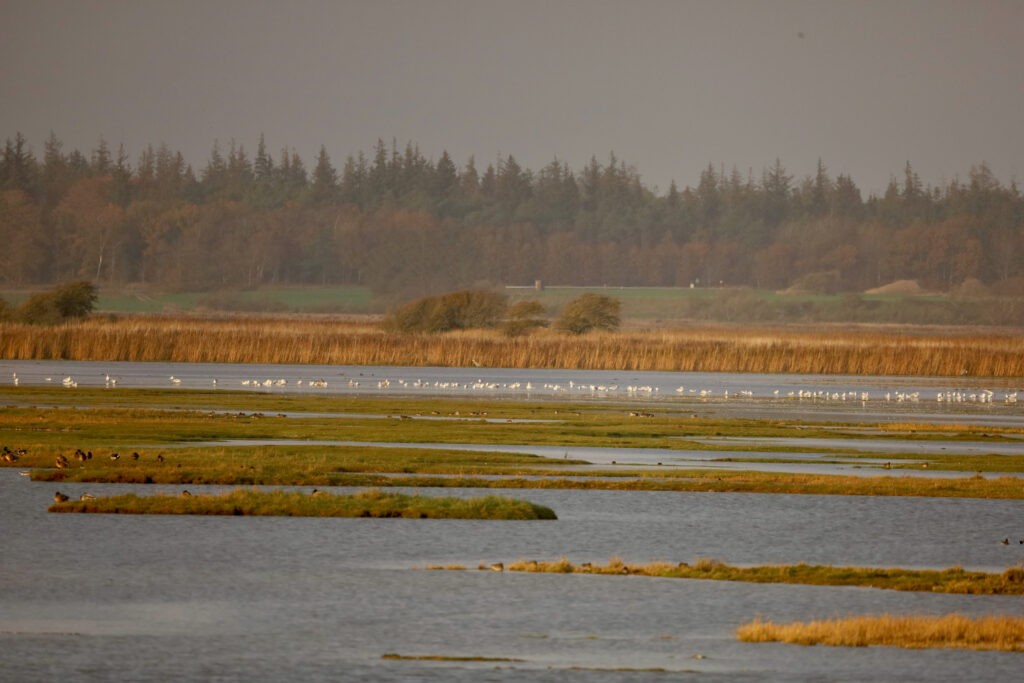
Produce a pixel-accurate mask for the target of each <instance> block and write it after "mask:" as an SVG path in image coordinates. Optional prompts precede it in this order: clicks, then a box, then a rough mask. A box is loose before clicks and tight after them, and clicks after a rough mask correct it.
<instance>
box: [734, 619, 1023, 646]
mask: <svg viewBox="0 0 1024 683" xmlns="http://www.w3.org/2000/svg"><path fill="white" fill-rule="evenodd" d="M736 636H737V638H739V639H740V640H742V641H744V642H748V643H764V642H782V643H792V644H794V645H833V646H845V647H866V646H869V645H882V646H887V647H905V648H915V649H916V648H956V649H965V650H1004V651H1011V652H1024V618H1021V617H1010V616H986V617H979V618H971V617H967V616H964V615H962V614H947V615H943V616H893V615H888V614H884V615H880V616H853V617H846V618H844V619H825V620H820V621H810V622H793V623H789V624H775V623H772V622H770V621H762V620H761V619H755V620H754V621H752V622H750V623H747V624H743V625H742V626H740V627H739V629H737V631H736Z"/></svg>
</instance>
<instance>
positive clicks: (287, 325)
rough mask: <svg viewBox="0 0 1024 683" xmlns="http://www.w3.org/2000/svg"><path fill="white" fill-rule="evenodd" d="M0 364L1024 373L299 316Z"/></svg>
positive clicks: (1019, 363) (861, 354) (46, 342)
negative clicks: (420, 330)
mask: <svg viewBox="0 0 1024 683" xmlns="http://www.w3.org/2000/svg"><path fill="white" fill-rule="evenodd" d="M0 357H3V358H9V359H19V360H45V359H67V360H124V361H167V360H173V361H186V362H226V363H246V362H247V363H309V364H336V365H340V364H346V365H435V366H458V367H467V366H470V365H471V364H472V363H474V362H476V363H479V364H481V365H484V366H488V367H513V368H566V369H611V368H615V369H620V370H667V371H684V372H685V371H702V372H787V373H812V374H819V373H823V374H872V375H918V376H950V375H957V374H960V373H961V372H964V371H967V372H969V373H970V374H972V375H976V376H986V377H1021V376H1024V339H1022V338H1021V336H1020V335H1015V334H1013V333H1011V332H989V333H987V334H985V335H976V334H966V333H963V332H957V333H950V332H949V331H945V330H944V331H927V330H915V331H914V332H900V331H879V330H878V329H871V330H865V329H860V328H826V329H822V328H820V327H818V328H770V327H754V326H724V325H722V326H706V327H701V328H693V329H690V328H687V329H680V330H670V331H666V330H649V331H642V332H607V333H595V334H589V335H571V334H562V333H558V332H556V331H553V330H546V331H539V332H536V333H534V334H532V335H529V336H527V337H517V338H511V339H510V338H506V337H504V336H503V335H502V334H501V332H499V331H496V330H495V331H492V330H472V331H460V332H450V333H437V334H401V333H393V332H389V331H388V330H386V329H385V328H384V327H382V326H380V325H377V324H368V323H351V322H342V321H340V320H329V319H315V318H313V319H311V318H300V317H294V316H292V317H268V316H260V317H230V318H198V317H159V316H136V317H125V318H115V319H110V318H98V317H96V318H91V319H87V320H83V321H80V322H74V323H66V324H62V325H56V326H49V327H40V326H31V325H22V324H16V323H2V324H0Z"/></svg>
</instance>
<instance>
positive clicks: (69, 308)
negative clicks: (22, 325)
mask: <svg viewBox="0 0 1024 683" xmlns="http://www.w3.org/2000/svg"><path fill="white" fill-rule="evenodd" d="M95 305H96V287H95V285H93V284H92V283H91V282H86V281H84V280H83V281H80V282H69V283H68V284H65V285H60V286H59V287H57V288H56V289H53V290H51V291H49V292H39V293H37V294H33V295H32V296H30V297H29V298H28V299H26V300H25V302H24V303H23V304H22V305H21V306H19V307H18V317H19V318H20V319H21V320H23V321H24V322H27V323H33V324H38V325H52V324H55V323H59V322H62V321H64V320H67V319H69V318H83V317H85V316H87V315H89V313H91V312H92V309H93V306H95Z"/></svg>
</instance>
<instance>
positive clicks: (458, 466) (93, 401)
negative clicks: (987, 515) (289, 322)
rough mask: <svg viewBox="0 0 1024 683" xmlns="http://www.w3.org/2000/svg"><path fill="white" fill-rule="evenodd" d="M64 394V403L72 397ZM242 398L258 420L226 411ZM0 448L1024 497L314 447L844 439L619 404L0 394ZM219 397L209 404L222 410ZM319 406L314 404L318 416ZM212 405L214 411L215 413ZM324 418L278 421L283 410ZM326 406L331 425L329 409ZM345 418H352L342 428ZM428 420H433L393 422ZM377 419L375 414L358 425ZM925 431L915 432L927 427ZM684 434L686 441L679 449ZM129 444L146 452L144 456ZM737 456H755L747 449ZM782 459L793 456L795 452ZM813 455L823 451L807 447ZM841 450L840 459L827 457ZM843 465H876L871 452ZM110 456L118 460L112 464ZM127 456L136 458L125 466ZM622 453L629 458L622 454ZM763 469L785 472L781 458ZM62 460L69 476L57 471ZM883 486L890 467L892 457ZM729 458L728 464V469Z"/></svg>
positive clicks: (43, 460) (960, 486) (372, 474)
mask: <svg viewBox="0 0 1024 683" xmlns="http://www.w3.org/2000/svg"><path fill="white" fill-rule="evenodd" d="M72 394H73V395H72ZM58 400H65V401H74V402H77V403H76V404H75V406H68V405H65V406H64V407H35V406H34V404H37V403H42V404H46V403H48V402H50V401H58ZM247 400H251V401H252V402H253V403H254V404H255V406H258V408H259V410H258V411H244V410H239V411H237V412H234V410H235V409H236V408H239V407H241V406H244V405H245V401H247ZM5 401H6V402H7V403H6V407H2V408H0V444H3V445H7V446H11V447H16V448H24V449H26V450H27V451H28V453H27V455H25V456H23V457H21V458H20V459H19V460H18V461H16V462H3V461H0V466H10V467H18V468H33V469H34V473H33V478H34V479H35V480H37V481H39V480H46V481H80V482H87V481H91V482H114V483H117V482H121V483H164V484H203V483H206V484H224V485H235V486H239V485H241V486H245V485H252V484H270V485H289V484H294V485H310V486H321V485H348V486H419V487H422V486H434V487H470V486H472V487H484V488H564V489H570V488H572V489H595V490H596V489H606V490H661V491H695V492H696V491H700V492H733V493H742V492H749V493H796V494H821V495H886V496H930V497H971V498H1024V485H1022V482H1021V480H1020V479H1019V478H1015V477H1001V478H998V479H986V478H983V477H977V476H975V477H957V478H951V477H934V478H923V477H907V476H879V477H857V476H843V475H809V474H785V473H772V472H757V471H747V472H744V471H723V470H702V469H674V468H673V469H660V470H640V469H631V468H629V467H628V466H622V465H619V466H608V467H602V468H599V467H592V466H586V467H585V465H587V463H584V462H583V461H580V460H572V459H568V458H544V457H541V456H536V455H526V454H513V453H502V452H495V451H483V450H481V451H468V450H461V448H455V447H453V448H452V449H450V450H445V449H426V448H405V447H402V448H390V447H386V446H376V445H366V446H361V445H330V444H317V443H315V442H316V441H321V440H323V441H334V440H342V441H351V442H356V443H358V442H364V441H367V442H368V441H374V442H379V441H384V442H394V443H401V444H415V443H437V444H444V443H451V444H453V445H454V444H459V445H460V446H461V445H463V444H467V443H469V444H481V445H483V444H486V445H489V446H494V445H497V446H499V447H500V445H501V444H526V445H536V446H557V447H560V448H561V447H565V448H569V447H601V446H613V447H618V448H625V449H628V448H631V447H660V448H666V449H691V448H693V449H701V450H707V451H714V450H716V449H719V448H728V449H734V450H738V448H737V447H736V446H735V445H734V444H730V443H727V442H723V443H720V444H713V443H703V444H702V443H701V442H700V441H695V440H694V439H693V438H696V437H699V436H719V437H720V436H745V437H752V436H753V437H765V438H771V437H801V438H809V437H815V438H820V439H827V438H829V437H835V436H845V435H846V434H845V433H844V430H843V426H842V425H837V424H818V425H815V424H807V423H806V422H788V421H778V420H751V419H725V418H711V417H709V418H691V417H690V416H689V414H686V415H685V416H679V415H672V414H665V415H658V416H656V417H654V418H645V419H644V420H637V419H635V418H633V417H630V416H629V415H628V413H627V411H626V410H624V409H623V407H622V406H615V405H613V406H608V405H601V406H598V407H595V406H593V405H587V404H571V403H554V402H552V403H514V402H513V403H510V402H502V401H481V400H477V401H472V400H462V399H459V400H446V399H430V400H425V399H423V400H413V399H408V398H404V399H402V398H396V399H394V400H392V399H389V398H376V399H366V398H358V399H355V398H341V397H304V396H296V395H280V396H266V395H261V394H245V393H242V392H228V391H224V392H207V391H193V390H166V391H165V390H135V389H125V390H117V391H109V390H105V389H91V390H78V391H75V392H71V393H69V392H67V390H64V389H54V388H47V387H44V388H34V387H2V388H0V405H2V402H5ZM217 401H221V402H222V406H224V407H221V408H220V409H219V410H217V411H214V410H213V409H214V408H217V407H218V403H217ZM318 401H319V402H321V403H319V404H318ZM225 407H226V408H227V409H225ZM318 407H319V408H320V411H321V412H327V414H326V415H323V414H321V415H317V416H310V417H302V418H292V417H286V416H285V415H283V414H281V413H279V412H277V411H280V410H289V411H302V410H307V411H310V412H313V411H314V410H315V409H316V408H318ZM332 410H335V411H337V412H338V413H339V415H338V416H335V415H331V414H330V412H329V411H332ZM346 412H358V413H361V414H360V415H352V416H344V413H346ZM398 412H402V414H406V415H416V414H424V415H432V416H433V417H434V418H435V419H430V420H417V419H402V418H401V416H400V415H399V414H398ZM374 413H378V414H382V417H380V418H374V417H367V416H366V414H371V415H372V414H374ZM455 414H459V415H465V414H476V415H480V414H487V415H498V416H501V417H505V416H508V417H509V418H512V417H517V418H528V419H531V420H536V421H532V422H520V423H516V422H509V421H508V420H499V421H496V422H485V421H482V420H479V419H469V420H465V419H456V418H454V417H453V419H448V420H445V419H436V417H437V416H448V415H452V416H454V415H455ZM921 427H922V426H921V425H914V424H909V423H908V424H907V425H904V428H903V429H902V430H897V429H886V430H884V431H881V430H880V431H879V432H878V433H872V434H867V435H866V436H865V438H877V439H885V438H920V439H924V440H928V439H932V438H939V437H941V436H942V435H943V434H945V435H947V436H948V437H949V438H953V437H956V438H978V439H984V440H988V441H992V442H997V441H1012V440H1015V439H1016V438H1017V435H1018V434H1020V433H1022V432H1024V430H1022V429H1021V428H1000V430H999V431H1000V434H999V435H998V436H996V435H993V434H992V433H991V427H988V426H984V425H983V426H966V425H960V426H958V427H957V431H956V432H943V431H941V430H935V429H931V430H922V429H919V428H921ZM924 427H925V428H927V425H925V426H924ZM689 437H693V438H689ZM222 439H251V440H255V441H257V442H258V441H259V440H270V439H287V440H296V441H310V442H313V443H309V444H308V445H303V444H301V443H295V444H287V445H284V444H282V445H255V444H254V445H238V446H230V447H228V446H198V445H197V446H188V445H187V444H189V443H195V442H203V441H211V442H216V441H218V440H222ZM142 444H147V445H145V446H143V445H142ZM747 448H749V449H751V450H752V451H756V450H757V449H759V448H761V449H764V448H765V447H764V446H760V445H759V444H758V443H757V442H756V440H751V443H750V444H749V445H748V446H747ZM76 449H82V450H86V451H90V452H93V453H94V455H95V456H96V457H95V458H93V459H91V460H88V461H87V462H79V461H76V460H75V459H74V453H75V451H76ZM788 450H791V451H800V450H802V449H801V447H800V446H799V445H795V446H792V447H791V448H789V449H788ZM815 450H819V451H820V450H822V449H820V448H819V447H818V446H817V445H816V446H815ZM837 450H838V449H837ZM848 451H849V449H847V452H845V453H844V455H845V456H846V457H850V458H855V457H873V458H877V457H878V455H877V453H871V452H866V453H854V452H848ZM117 452H119V453H120V454H121V457H120V459H118V460H116V461H112V460H110V456H111V455H113V454H114V453H117ZM134 452H138V453H139V458H138V459H137V460H135V459H131V458H130V457H129V455H130V454H132V453H134ZM624 453H626V451H624ZM774 455H776V457H773V458H765V457H762V458H753V457H752V458H751V460H754V459H757V460H769V461H784V460H785V459H786V458H785V457H784V455H785V451H784V450H783V449H779V450H777V451H776V453H775V454H774ZM61 456H63V458H65V459H67V460H68V461H69V466H66V467H63V468H60V469H57V468H55V461H56V460H57V459H58V458H60V457H61ZM887 457H892V458H893V464H894V470H893V475H895V473H896V472H897V471H898V470H897V469H896V468H898V467H899V462H900V460H899V459H900V457H901V456H900V455H898V454H891V455H890V456H887ZM907 457H912V458H915V459H922V458H924V459H927V460H928V462H929V464H930V465H932V466H934V467H936V468H938V469H960V470H965V471H969V472H978V471H1022V470H1024V457H1021V456H1008V455H998V456H946V455H927V456H922V454H920V453H917V454H908V455H907ZM731 459H733V460H741V458H737V457H731Z"/></svg>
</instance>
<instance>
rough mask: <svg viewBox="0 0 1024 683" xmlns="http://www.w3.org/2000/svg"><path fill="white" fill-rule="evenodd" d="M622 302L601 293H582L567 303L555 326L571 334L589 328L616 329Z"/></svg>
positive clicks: (586, 330)
mask: <svg viewBox="0 0 1024 683" xmlns="http://www.w3.org/2000/svg"><path fill="white" fill-rule="evenodd" d="M621 308H622V302H620V301H619V300H618V299H613V298H611V297H610V296H604V295H603V294H583V295H582V296H578V297H576V298H575V299H573V300H572V301H570V302H569V303H568V304H566V306H565V309H564V310H563V311H562V315H561V316H559V318H558V322H557V323H556V324H555V326H556V327H557V328H558V329H560V330H562V331H564V332H569V333H571V334H583V333H584V332H589V331H591V330H616V329H618V327H619V324H620V322H621V320H620V318H619V311H620V309H621Z"/></svg>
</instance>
